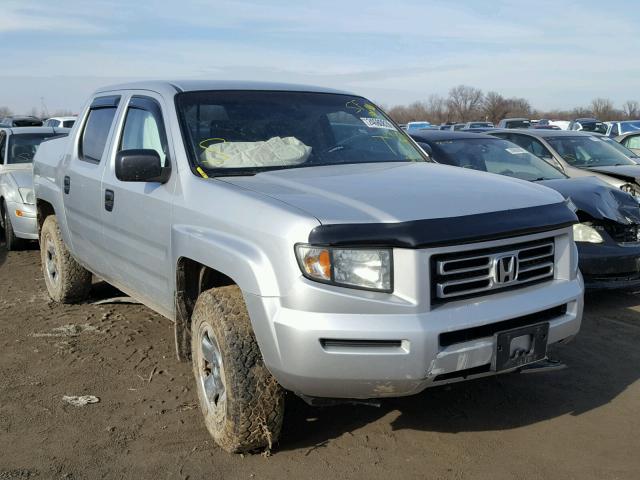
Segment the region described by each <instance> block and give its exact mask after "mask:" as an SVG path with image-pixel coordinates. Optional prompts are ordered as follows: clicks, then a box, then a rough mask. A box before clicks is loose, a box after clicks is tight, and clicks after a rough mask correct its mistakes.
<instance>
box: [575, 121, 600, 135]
mask: <svg viewBox="0 0 640 480" xmlns="http://www.w3.org/2000/svg"><path fill="white" fill-rule="evenodd" d="M580 125H581V126H582V130H584V131H585V132H596V133H602V134H604V133H607V125H606V124H605V123H602V122H580Z"/></svg>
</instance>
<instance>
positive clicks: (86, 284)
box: [40, 215, 91, 303]
mask: <svg viewBox="0 0 640 480" xmlns="http://www.w3.org/2000/svg"><path fill="white" fill-rule="evenodd" d="M40 259H41V262H42V273H43V274H44V282H45V284H46V285H47V291H48V292H49V296H50V297H51V298H52V300H54V301H56V302H59V303H76V302H81V301H82V300H85V299H86V298H87V296H88V295H89V290H90V289H91V272H89V271H88V270H86V269H85V268H83V267H81V266H80V265H79V264H78V262H76V261H75V259H74V258H73V257H72V256H71V254H70V253H69V250H67V246H66V245H65V244H64V241H63V240H62V235H61V234H60V229H59V228H58V221H57V219H56V217H55V216H54V215H50V216H48V217H47V218H46V219H45V221H44V224H43V225H42V229H41V231H40Z"/></svg>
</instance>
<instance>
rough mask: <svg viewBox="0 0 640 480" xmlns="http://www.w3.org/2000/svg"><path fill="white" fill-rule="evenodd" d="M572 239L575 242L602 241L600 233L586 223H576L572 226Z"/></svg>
mask: <svg viewBox="0 0 640 480" xmlns="http://www.w3.org/2000/svg"><path fill="white" fill-rule="evenodd" d="M573 240H574V241H576V242H587V243H602V242H604V240H603V239H602V235H600V234H599V233H598V231H597V230H596V229H595V228H594V227H593V226H592V225H589V224H587V223H576V224H575V225H574V226H573Z"/></svg>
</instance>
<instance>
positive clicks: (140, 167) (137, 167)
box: [116, 149, 171, 183]
mask: <svg viewBox="0 0 640 480" xmlns="http://www.w3.org/2000/svg"><path fill="white" fill-rule="evenodd" d="M170 173H171V171H170V169H169V167H163V166H162V162H161V160H160V155H158V152H156V151H155V150H142V149H141V150H121V151H119V152H118V153H117V154H116V177H117V178H118V180H121V181H123V182H159V183H166V182H167V180H169V174H170Z"/></svg>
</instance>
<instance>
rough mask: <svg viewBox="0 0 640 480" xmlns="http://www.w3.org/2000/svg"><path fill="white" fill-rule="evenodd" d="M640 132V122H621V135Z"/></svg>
mask: <svg viewBox="0 0 640 480" xmlns="http://www.w3.org/2000/svg"><path fill="white" fill-rule="evenodd" d="M638 130H640V121H637V122H620V133H629V132H635V131H638Z"/></svg>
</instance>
